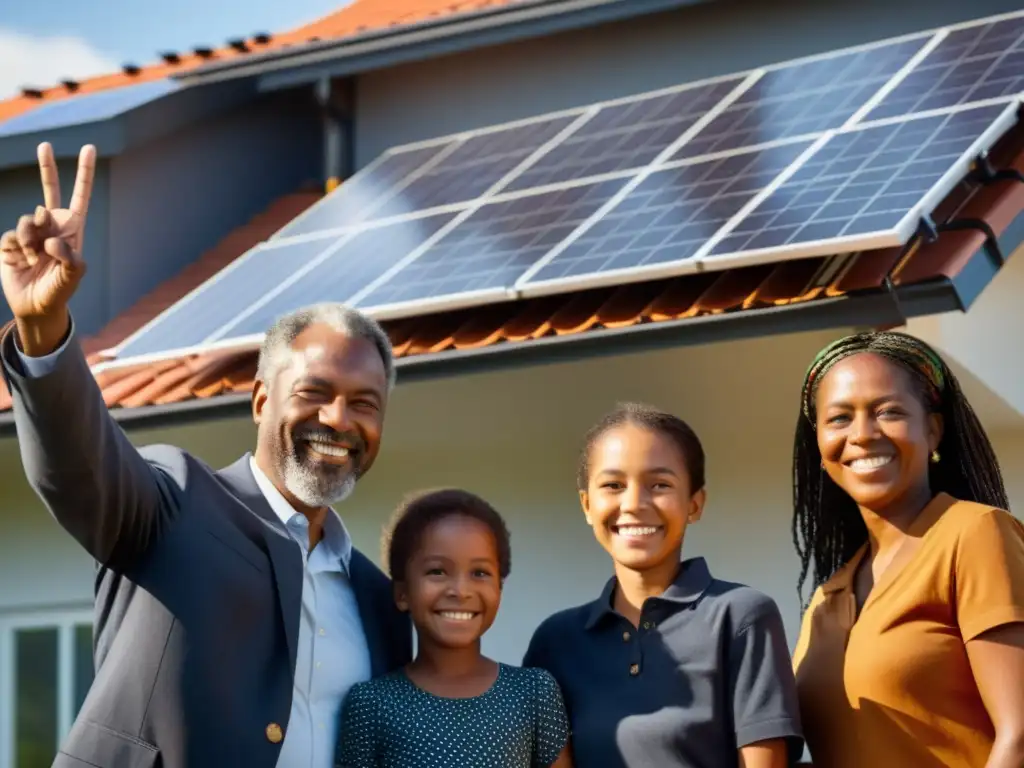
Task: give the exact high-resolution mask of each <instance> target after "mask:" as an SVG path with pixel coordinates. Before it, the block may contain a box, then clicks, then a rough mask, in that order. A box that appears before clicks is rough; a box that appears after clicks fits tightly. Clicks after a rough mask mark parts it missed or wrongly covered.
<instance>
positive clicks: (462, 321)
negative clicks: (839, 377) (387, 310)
mask: <svg viewBox="0 0 1024 768" xmlns="http://www.w3.org/2000/svg"><path fill="white" fill-rule="evenodd" d="M1017 139H1020V140H1021V141H1020V144H1019V146H1015V147H1014V149H1015V151H1016V154H1013V155H1011V156H1007V155H1006V152H1005V149H1006V147H1007V146H1008V145H1009V144H1011V143H1012V142H1013V141H1016V140H1017ZM997 150H999V151H1002V155H1003V158H1002V159H1001V160H1000V161H999V164H998V165H997V167H1004V166H1010V167H1013V168H1016V169H1017V170H1024V131H1020V132H1017V133H1015V134H1014V136H1013V137H1011V141H1010V142H1003V143H1002V144H1001V145H1000V147H998V148H997ZM998 155H999V152H998V151H994V152H993V157H994V158H995V157H997V156H998ZM317 198H318V195H315V194H296V195H289V196H287V197H285V198H282V200H279V201H278V202H277V203H275V204H273V205H272V206H270V207H269V208H268V209H267V211H265V212H264V213H262V214H260V215H258V216H256V217H255V218H254V219H253V220H252V221H250V222H249V223H248V224H246V225H245V226H243V227H242V228H240V229H239V230H238V231H237V232H235V233H232V234H231V235H228V236H227V237H226V238H224V240H223V241H221V243H219V244H218V245H217V246H215V247H214V248H212V249H211V250H210V252H208V253H207V254H204V255H203V256H202V257H201V258H200V259H199V261H198V262H196V263H195V264H193V265H191V266H190V267H188V268H187V269H185V270H183V271H182V273H181V274H180V275H178V276H177V277H175V278H173V279H172V280H169V281H168V282H167V283H165V284H163V285H162V286H160V287H158V288H157V289H156V290H155V291H153V292H152V293H151V294H150V295H149V296H148V297H146V298H144V299H142V300H140V301H139V302H138V303H137V304H136V305H135V306H133V307H132V308H131V309H129V310H128V311H127V312H126V313H124V315H122V316H121V317H118V318H116V319H115V320H114V321H113V322H111V323H110V325H109V326H108V327H107V328H105V329H103V331H101V332H100V333H99V334H98V335H97V336H95V337H92V338H90V339H86V340H85V342H84V346H85V347H86V349H87V350H88V351H89V352H90V353H91V362H95V361H97V360H98V356H97V355H96V352H97V351H98V350H99V349H102V348H107V347H111V346H114V345H116V343H117V342H119V341H120V340H121V339H123V338H124V336H126V335H127V334H129V333H131V332H133V331H134V330H136V329H137V328H138V327H139V326H140V325H142V324H144V323H145V322H147V321H148V320H150V319H152V318H153V317H155V316H156V314H158V313H159V312H160V311H162V310H163V309H164V308H165V307H166V306H168V305H170V304H171V303H173V302H174V301H176V300H178V299H179V298H181V297H183V296H184V295H186V294H187V293H188V292H189V291H191V290H192V289H193V288H195V287H196V286H197V285H199V284H200V283H202V282H203V281H204V280H206V279H207V278H209V277H210V276H212V275H213V274H214V273H216V272H217V271H218V270H219V269H220V268H222V267H223V266H224V265H225V264H227V263H229V262H230V261H232V260H233V259H234V258H237V257H238V256H239V255H240V254H241V253H242V252H244V251H245V250H247V249H248V248H249V247H251V246H252V245H255V244H256V243H258V242H259V241H260V240H262V239H264V238H265V237H267V236H268V235H269V234H271V233H272V232H274V231H276V230H277V229H279V228H280V227H281V226H282V225H283V224H284V223H285V222H286V221H288V220H290V218H292V217H293V216H294V215H295V214H296V213H298V212H299V211H301V210H303V209H304V208H305V207H307V206H309V205H310V204H311V203H312V202H313V201H315V200H316V199H317ZM951 200H955V201H956V203H955V204H952V203H950V201H951ZM943 210H945V211H946V214H947V215H951V214H953V213H955V214H956V216H957V217H960V218H964V217H966V218H976V219H981V220H984V221H985V222H987V224H988V226H990V227H991V228H992V229H993V230H994V232H995V233H996V234H997V235H998V234H1000V233H1002V232H1003V231H1004V230H1005V229H1006V228H1007V227H1008V226H1009V224H1010V223H1011V222H1012V221H1013V220H1014V219H1015V218H1016V217H1018V216H1019V215H1020V214H1021V212H1022V211H1024V184H1021V183H1020V182H1019V181H1013V180H1009V179H1007V180H1005V181H997V182H994V183H991V184H987V185H983V186H980V187H978V186H977V185H974V184H966V183H965V184H962V185H960V187H958V189H957V190H955V191H954V192H953V193H952V194H951V195H950V197H949V198H948V199H947V201H945V203H944V207H943ZM983 242H984V235H983V234H981V233H979V232H976V231H974V230H964V231H948V232H943V233H942V234H941V235H940V237H939V238H938V240H937V241H935V242H930V243H929V242H926V243H923V244H921V245H918V246H915V247H913V248H910V249H909V250H908V252H907V253H906V254H902V253H901V249H893V248H890V249H883V250H878V251H869V252H865V253H858V254H845V255H843V254H840V255H837V256H836V257H833V258H816V259H804V260H799V261H791V262H783V263H779V264H767V265H762V266H753V267H745V268H742V269H732V270H726V271H722V272H700V273H697V274H693V275H687V276H684V277H677V278H671V279H665V280H657V281H650V282H647V283H638V284H631V285H623V286H613V287H608V288H600V289H593V290H587V291H581V292H577V293H571V294H566V295H558V296H546V297H541V298H535V299H527V300H519V301H508V302H502V303H499V304H494V305H491V306H486V307H481V308H476V309H468V310H459V311H454V312H445V313H437V314H434V315H428V316H422V317H416V318H408V319H404V320H399V321H393V322H387V323H385V324H384V325H385V329H386V330H387V332H388V335H389V336H390V338H391V341H392V345H393V349H394V354H395V356H396V357H397V358H408V357H412V356H415V355H423V354H437V353H443V352H446V351H450V350H456V349H461V350H465V349H475V348H480V347H484V346H495V345H500V344H505V343H510V342H513V343H514V342H524V341H525V342H528V341H529V340H531V339H538V338H541V337H545V336H568V335H572V334H580V333H585V332H587V331H591V330H594V329H598V328H623V327H628V326H634V325H640V324H653V323H660V322H665V321H670V320H679V319H684V318H689V317H697V316H700V315H707V314H712V313H726V312H739V311H743V310H748V309H751V308H757V307H767V306H777V305H783V304H788V303H793V302H799V301H807V302H811V301H813V300H815V299H817V298H820V297H824V296H839V295H844V294H848V293H853V292H857V291H863V290H867V289H877V288H878V287H880V285H881V284H882V281H883V280H884V279H885V278H886V277H887V276H890V277H892V280H893V282H894V283H895V284H897V285H909V284H916V283H920V282H924V281H929V280H934V279H936V278H943V277H953V276H955V275H957V274H959V272H960V271H961V270H962V269H963V268H964V267H965V266H966V264H967V260H968V259H969V258H970V257H971V256H972V255H973V254H974V253H976V252H977V250H978V248H979V247H980V246H981V245H982V244H983ZM826 270H828V271H826ZM255 375H256V351H255V350H231V351H219V352H211V353H206V354H203V355H193V356H189V357H187V358H184V359H180V360H171V361H165V362H160V363H154V364H145V365H139V366H132V367H129V368H124V369H112V370H107V371H103V372H102V373H99V374H97V381H98V383H99V385H100V388H101V390H102V392H103V398H104V401H105V402H106V403H107V405H108V406H110V407H112V408H117V407H120V408H137V407H141V406H145V405H163V404H168V403H176V402H183V401H187V400H191V399H195V398H211V397H216V396H218V395H222V394H229V393H245V392H249V391H251V388H252V385H253V381H254V379H255ZM9 409H10V397H9V395H8V393H7V391H6V389H5V388H4V387H2V386H0V411H4V410H9Z"/></svg>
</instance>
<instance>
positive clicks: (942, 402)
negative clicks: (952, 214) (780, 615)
mask: <svg viewBox="0 0 1024 768" xmlns="http://www.w3.org/2000/svg"><path fill="white" fill-rule="evenodd" d="M794 487H795V500H794V501H795V516H794V519H793V535H794V541H795V542H796V545H797V550H798V552H799V554H800V558H801V562H802V568H801V574H800V588H801V589H802V587H803V584H804V581H805V579H806V577H807V574H808V570H809V569H810V568H811V567H812V566H813V582H814V586H815V587H816V590H815V592H814V595H813V597H812V599H811V601H810V604H809V605H808V607H807V610H806V612H805V614H804V619H803V626H802V628H801V631H800V639H799V641H798V642H797V648H796V653H795V655H794V665H795V668H796V678H797V687H798V690H799V696H800V711H801V717H802V719H803V725H804V732H805V735H806V739H807V745H808V747H809V748H810V751H811V756H812V758H813V761H814V766H815V768H862V767H863V768H887V767H888V766H893V767H894V768H932V766H934V767H935V768H940V767H941V768H951V767H952V768H959V767H961V766H963V768H1010V767H1011V766H1012V767H1013V768H1020V766H1022V765H1024V526H1022V525H1021V524H1020V523H1019V522H1018V521H1017V520H1016V519H1015V518H1013V517H1011V516H1010V515H1009V514H1008V513H1007V512H1005V511H1003V510H1005V509H1006V508H1007V507H1008V503H1007V498H1006V492H1005V490H1004V488H1003V480H1002V477H1001V475H1000V471H999V465H998V463H997V461H996V457H995V454H994V453H993V451H992V446H991V445H990V444H989V441H988V438H987V437H986V435H985V431H984V430H983V429H982V427H981V424H980V423H979V422H978V419H977V417H976V416H975V414H974V411H973V410H972V409H971V406H970V404H969V403H968V402H967V400H966V398H965V397H964V395H963V392H962V391H961V390H960V387H959V385H958V383H957V381H956V378H955V377H954V376H953V374H952V373H951V372H950V370H949V368H948V367H947V366H946V365H945V363H944V362H943V361H942V359H941V358H940V357H939V356H938V355H937V354H936V353H935V352H934V351H933V350H932V349H931V348H929V347H928V346H927V345H926V344H924V343H923V342H921V341H919V340H918V339H915V338H913V337H911V336H907V335H905V334H900V333H862V334H857V335H855V336H850V337H847V338H845V339H841V340H840V341H837V342H835V343H833V344H831V345H830V346H828V347H826V348H825V349H824V350H823V351H822V352H821V353H820V354H819V355H818V357H817V358H816V359H815V361H814V363H812V365H811V367H810V369H809V370H808V372H807V376H806V379H805V384H804V390H803V403H802V413H801V416H800V423H799V425H798V427H797V433H796V446H795V451H794Z"/></svg>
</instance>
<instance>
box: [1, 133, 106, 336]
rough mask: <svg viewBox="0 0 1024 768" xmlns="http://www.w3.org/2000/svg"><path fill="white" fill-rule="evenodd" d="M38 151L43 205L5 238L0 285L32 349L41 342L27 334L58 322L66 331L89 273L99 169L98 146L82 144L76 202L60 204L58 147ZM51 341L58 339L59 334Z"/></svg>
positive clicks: (21, 220)
mask: <svg viewBox="0 0 1024 768" xmlns="http://www.w3.org/2000/svg"><path fill="white" fill-rule="evenodd" d="M38 155H39V173H40V176H41V177H42V182H43V201H44V205H41V206H38V207H37V208H36V211H35V214H33V215H25V216H22V217H21V218H20V219H19V220H18V226H17V229H14V230H11V231H9V232H5V233H4V234H3V237H2V238H0V284H2V285H3V291H4V296H6V298H7V303H8V304H9V305H10V307H11V310H12V311H13V313H14V317H15V320H16V321H17V323H18V329H19V333H20V335H21V337H22V342H23V344H24V347H25V351H26V352H29V353H30V354H31V351H30V350H29V346H33V347H34V346H37V345H36V344H33V343H31V340H30V339H28V338H26V335H33V336H37V335H39V334H38V332H39V331H41V330H42V329H43V328H46V329H48V330H49V331H52V330H53V329H55V328H57V326H59V333H60V335H63V333H64V331H65V330H66V327H67V305H68V301H69V299H70V298H71V296H72V295H73V294H74V292H75V289H76V288H77V287H78V283H79V281H80V280H81V279H82V275H84V274H85V262H84V261H83V260H82V239H83V235H84V232H85V219H86V215H87V214H88V211H89V198H90V197H91V195H92V184H93V177H94V175H95V172H96V148H95V147H93V146H92V145H87V146H85V147H82V151H81V154H80V155H79V158H78V175H77V176H76V178H75V189H74V192H73V194H72V195H71V203H70V204H69V206H68V207H67V208H61V199H60V181H59V179H58V177H57V163H56V161H55V160H54V157H53V148H52V147H51V146H50V145H49V144H48V143H43V144H40V145H39V152H38ZM28 331H31V333H28V334H27V332H28ZM42 335H43V336H45V337H49V336H52V335H53V333H52V332H46V333H43V334H42ZM37 341H42V339H37ZM50 341H59V336H58V338H57V339H56V340H52V339H50ZM45 346H49V344H45Z"/></svg>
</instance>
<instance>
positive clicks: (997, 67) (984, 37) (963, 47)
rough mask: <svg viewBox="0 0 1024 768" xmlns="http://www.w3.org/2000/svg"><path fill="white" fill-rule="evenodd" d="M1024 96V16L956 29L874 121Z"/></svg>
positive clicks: (871, 115) (875, 111) (895, 92)
mask: <svg viewBox="0 0 1024 768" xmlns="http://www.w3.org/2000/svg"><path fill="white" fill-rule="evenodd" d="M1021 93H1024V16H1016V17H1012V18H1008V19H1001V20H999V21H993V22H988V23H984V24H977V25H973V26H968V27H963V28H960V29H954V30H952V31H950V33H949V34H948V35H947V36H946V37H945V38H943V39H942V40H941V41H940V42H939V44H938V45H937V46H936V47H935V49H934V50H933V51H932V52H931V53H929V54H928V56H926V57H925V59H924V61H922V62H921V63H920V64H918V65H917V66H916V67H915V68H914V69H913V70H912V71H911V72H910V73H909V74H908V75H907V76H906V77H905V78H904V79H903V80H902V81H901V82H900V83H899V85H897V86H896V87H895V88H894V89H893V90H892V92H891V93H889V94H888V95H887V96H886V97H885V98H884V99H883V100H882V102H881V103H880V104H879V105H878V106H876V107H875V108H874V109H873V110H872V111H871V112H870V113H869V114H868V119H870V120H875V119H880V118H885V117H894V116H896V115H909V114H912V113H914V112H925V111H928V110H932V109H942V108H944V107H955V106H958V105H961V104H969V103H972V102H977V101H985V100H987V99H998V98H1006V97H1012V96H1017V95H1019V94H1021Z"/></svg>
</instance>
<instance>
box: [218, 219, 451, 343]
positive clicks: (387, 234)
mask: <svg viewBox="0 0 1024 768" xmlns="http://www.w3.org/2000/svg"><path fill="white" fill-rule="evenodd" d="M453 218H455V214H454V213H441V214H435V215H433V216H424V217H422V218H418V219H409V220H406V221H400V222H394V223H389V224H384V225H382V226H379V227H373V228H370V229H364V230H361V231H359V232H357V233H356V234H354V235H353V236H352V237H350V238H349V239H348V240H346V241H345V243H344V245H342V246H341V247H340V248H338V249H337V250H335V251H334V252H333V253H331V254H330V255H329V256H328V257H327V258H326V259H325V260H324V261H323V262H321V263H319V264H317V265H316V266H315V267H314V268H313V269H311V270H309V271H308V272H306V273H305V274H303V275H301V276H300V277H299V278H298V279H297V280H294V281H293V282H291V283H287V284H285V285H283V286H282V287H281V288H280V289H279V290H278V292H276V293H274V294H272V295H271V296H269V297H268V298H266V299H265V300H264V301H263V303H261V304H258V305H256V306H254V307H253V308H252V309H251V310H250V311H248V312H247V313H243V314H242V315H241V316H240V317H239V318H238V319H237V322H236V323H234V324H233V325H231V326H228V327H225V328H222V329H220V330H218V331H217V332H216V334H215V335H214V337H213V338H211V339H210V341H216V340H219V339H223V338H228V337H231V338H235V337H243V336H251V335H253V334H258V333H263V332H264V331H265V330H266V329H267V328H269V327H270V326H271V325H272V324H273V322H274V320H276V319H277V318H278V317H280V316H281V315H284V314H287V313H288V312H293V311H294V310H296V309H299V308H300V307H303V306H307V305H309V304H318V303H320V302H323V301H341V302H346V303H348V302H350V301H351V300H352V299H353V298H355V296H356V294H358V293H359V292H360V291H362V290H364V289H366V288H368V287H369V286H370V284H371V283H372V282H373V281H374V280H377V279H379V278H380V277H381V276H382V275H383V274H384V273H385V272H387V271H388V270H389V269H391V268H393V267H394V266H396V265H397V264H398V263H399V262H400V261H401V260H402V259H404V258H405V257H407V256H408V255H409V254H411V253H412V252H413V251H414V250H416V249H417V248H419V247H420V246H421V245H423V244H424V243H425V242H426V241H427V240H428V239H429V238H430V237H432V236H433V235H435V234H436V233H437V232H438V230H440V229H441V227H443V226H444V225H446V224H447V223H448V222H450V221H451V220H452V219H453Z"/></svg>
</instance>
